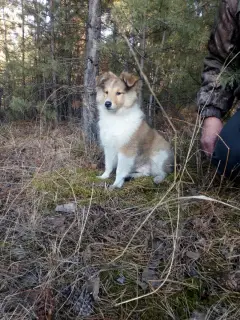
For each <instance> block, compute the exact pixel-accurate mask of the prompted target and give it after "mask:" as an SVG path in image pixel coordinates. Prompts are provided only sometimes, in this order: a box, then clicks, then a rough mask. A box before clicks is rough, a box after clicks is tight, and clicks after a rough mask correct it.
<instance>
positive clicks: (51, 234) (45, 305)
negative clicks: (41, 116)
mask: <svg viewBox="0 0 240 320" xmlns="http://www.w3.org/2000/svg"><path fill="white" fill-rule="evenodd" d="M184 128H185V130H180V131H179V133H178V141H177V146H178V157H179V163H180V164H181V165H180V169H179V176H181V180H179V178H178V179H177V182H176V183H175V184H174V183H173V177H172V176H170V177H168V179H167V180H166V181H164V182H163V183H162V184H161V185H160V186H158V187H155V186H154V184H153V183H152V180H151V179H150V178H144V179H138V180H136V181H130V182H128V183H126V185H125V187H124V189H122V190H119V191H117V190H116V191H114V192H109V191H108V190H107V188H106V186H105V184H104V183H102V182H99V181H98V180H97V179H96V178H95V175H96V173H97V172H99V170H100V169H101V168H100V167H99V164H100V166H101V163H102V155H101V154H100V152H99V150H97V149H96V148H93V149H92V150H85V147H84V143H83V139H82V135H81V131H80V130H79V128H78V127H76V126H67V125H63V126H59V127H58V128H56V129H54V130H50V129H49V130H47V129H46V130H45V131H44V133H42V132H41V134H40V131H39V127H38V126H37V125H36V126H35V125H33V124H30V123H25V122H23V123H14V124H11V125H3V126H1V127H0V145H1V147H0V148H1V152H0V164H1V168H0V176H1V185H0V209H1V217H0V219H1V220H0V221H1V224H0V233H1V240H0V247H1V257H0V261H1V269H0V272H1V284H0V318H1V319H48V320H50V319H89V320H90V319H91V320H97V319H105V320H115V319H122V320H127V319H141V320H145V319H146V320H149V319H151V320H154V319H163V320H164V319H180V320H184V319H190V318H191V316H192V315H193V313H194V312H195V316H196V317H198V318H196V317H195V319H212V320H213V319H234V320H235V319H239V318H240V311H239V302H240V301H239V299H240V294H239V292H240V271H239V270H240V268H239V264H240V232H239V229H240V228H239V227H240V223H239V221H240V220H239V215H240V211H239V187H238V186H234V185H231V184H230V183H229V182H225V181H223V182H222V183H221V185H220V180H219V179H218V178H217V177H216V178H215V179H214V171H213V170H212V169H211V168H210V167H209V165H208V162H207V161H206V160H202V159H201V157H200V152H199V150H198V142H197V141H193V142H194V146H193V148H192V150H191V152H190V154H189V162H188V163H187V164H186V166H185V167H184V166H183V165H182V164H184V162H185V159H186V155H187V153H188V150H189V141H190V137H189V133H191V130H192V129H191V128H192V127H191V126H190V125H189V126H186V124H185V123H184ZM183 168H185V171H184V173H183V174H182V171H181V170H182V169H183ZM202 195H204V196H206V197H209V198H213V199H215V200H216V201H209V200H208V199H207V198H205V200H199V199H198V198H197V197H198V196H202ZM68 202H75V203H76V204H77V210H76V211H75V212H74V213H56V212H55V206H56V204H62V203H68ZM148 280H154V282H152V281H150V282H149V285H148V284H147V283H146V282H147V281H148ZM90 285H91V286H93V287H94V288H95V289H93V288H92V287H91V290H90V291H91V292H94V290H96V291H97V293H96V295H97V294H98V295H99V300H98V301H97V302H96V301H95V303H94V309H93V312H92V313H91V312H89V308H90V309H91V307H92V306H93V303H92V300H93V298H92V297H91V295H89V292H90V291H89V286H90ZM98 291H99V292H98ZM95 300H97V299H96V297H95ZM83 309H84V310H83ZM84 314H85V315H86V316H84ZM200 316H202V318H200ZM192 319H194V318H193V317H192Z"/></svg>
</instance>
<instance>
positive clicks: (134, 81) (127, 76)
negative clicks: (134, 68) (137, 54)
mask: <svg viewBox="0 0 240 320" xmlns="http://www.w3.org/2000/svg"><path fill="white" fill-rule="evenodd" d="M119 78H120V79H121V80H122V81H123V82H124V83H125V85H126V86H127V88H128V89H132V88H133V87H135V86H136V85H138V86H139V84H140V82H141V81H140V79H139V78H138V77H136V76H134V75H133V74H131V73H128V72H122V73H121V74H120V77H119Z"/></svg>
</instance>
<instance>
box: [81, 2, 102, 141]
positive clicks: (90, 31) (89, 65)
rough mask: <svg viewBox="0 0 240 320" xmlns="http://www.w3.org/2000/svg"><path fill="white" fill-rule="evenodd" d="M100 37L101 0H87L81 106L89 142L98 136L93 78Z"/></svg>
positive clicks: (95, 74)
mask: <svg viewBox="0 0 240 320" xmlns="http://www.w3.org/2000/svg"><path fill="white" fill-rule="evenodd" d="M100 37H101V0H89V3H88V24H87V48H86V67H85V73H84V107H83V130H84V133H85V137H86V140H87V142H88V143H89V144H91V143H94V142H97V138H98V129H97V108H96V90H95V85H96V83H95V79H96V76H97V74H98V63H99V41H100Z"/></svg>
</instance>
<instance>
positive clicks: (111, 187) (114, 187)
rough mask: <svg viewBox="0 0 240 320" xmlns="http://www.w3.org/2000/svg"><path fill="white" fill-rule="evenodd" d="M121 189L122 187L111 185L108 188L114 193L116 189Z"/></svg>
mask: <svg viewBox="0 0 240 320" xmlns="http://www.w3.org/2000/svg"><path fill="white" fill-rule="evenodd" d="M120 188H121V186H120V185H117V184H111V185H110V186H109V187H108V190H109V191H113V190H114V189H120Z"/></svg>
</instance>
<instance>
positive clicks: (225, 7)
mask: <svg viewBox="0 0 240 320" xmlns="http://www.w3.org/2000/svg"><path fill="white" fill-rule="evenodd" d="M238 9H239V8H238V1H237V0H225V1H224V0H222V1H221V5H220V9H219V16H218V19H217V21H216V23H215V27H214V28H213V30H212V32H211V35H210V39H209V42H208V51H209V54H208V56H207V57H206V58H205V60H204V69H203V73H202V78H201V79H202V85H201V88H200V90H199V92H198V95H197V105H198V110H199V113H200V115H201V117H202V118H206V117H218V118H221V117H223V116H224V115H225V114H226V112H227V111H228V110H230V108H231V107H232V104H233V100H234V94H233V92H234V89H235V88H234V87H230V86H223V85H222V84H221V79H220V74H221V72H222V70H223V69H224V67H225V66H227V65H228V66H229V67H230V64H229V62H230V61H231V59H232V58H233V57H234V55H235V54H236V49H237V43H238V42H239V40H240V39H239V34H238V32H239V31H238V30H239V26H238V19H237V17H238V12H239V10H238Z"/></svg>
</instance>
